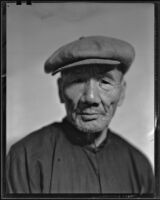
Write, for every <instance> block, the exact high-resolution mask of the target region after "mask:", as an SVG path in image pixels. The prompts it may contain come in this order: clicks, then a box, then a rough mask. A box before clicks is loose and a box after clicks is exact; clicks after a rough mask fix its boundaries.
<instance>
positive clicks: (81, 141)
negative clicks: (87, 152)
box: [63, 118, 108, 148]
mask: <svg viewBox="0 0 160 200" xmlns="http://www.w3.org/2000/svg"><path fill="white" fill-rule="evenodd" d="M63 123H64V129H65V133H66V136H67V137H68V139H69V140H70V141H71V142H72V143H74V144H78V145H81V146H85V145H89V146H91V147H92V148H95V147H96V148H97V147H99V146H100V145H101V144H102V143H103V141H104V140H105V139H106V137H107V131H108V127H106V128H105V129H104V130H103V131H102V132H98V133H84V132H81V131H79V130H77V128H75V127H74V125H73V124H71V123H70V122H69V121H68V120H67V118H65V119H64V120H63Z"/></svg>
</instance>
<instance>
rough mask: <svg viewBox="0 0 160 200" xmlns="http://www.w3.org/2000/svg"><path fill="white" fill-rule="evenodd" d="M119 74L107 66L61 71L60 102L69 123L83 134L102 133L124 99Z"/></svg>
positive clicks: (122, 85)
mask: <svg viewBox="0 0 160 200" xmlns="http://www.w3.org/2000/svg"><path fill="white" fill-rule="evenodd" d="M122 78H123V75H122V73H121V72H120V71H119V70H117V69H116V68H114V69H110V70H107V69H106V66H90V67H79V68H78V67H77V68H75V69H74V68H72V69H68V70H66V71H64V72H63V74H62V77H61V78H60V79H59V82H58V83H59V94H60V98H61V102H62V103H65V107H66V112H67V118H68V120H69V121H70V122H71V123H72V124H73V125H74V126H75V127H76V128H77V129H78V130H80V131H83V132H86V133H95V132H102V131H103V130H105V129H106V128H107V127H108V125H109V123H110V121H111V119H112V117H113V115H114V113H115V110H116V108H117V106H118V105H121V103H122V101H123V99H124V90H125V82H124V81H123V79H122Z"/></svg>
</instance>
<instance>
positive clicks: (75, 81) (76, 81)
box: [71, 78, 84, 83]
mask: <svg viewBox="0 0 160 200" xmlns="http://www.w3.org/2000/svg"><path fill="white" fill-rule="evenodd" d="M82 82H84V81H83V79H81V78H77V79H74V80H72V81H71V83H82Z"/></svg>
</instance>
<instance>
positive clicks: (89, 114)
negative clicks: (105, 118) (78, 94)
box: [79, 112, 99, 121]
mask: <svg viewBox="0 0 160 200" xmlns="http://www.w3.org/2000/svg"><path fill="white" fill-rule="evenodd" d="M79 115H80V116H81V118H82V120H84V121H91V120H95V119H97V118H98V116H99V113H95V112H82V113H79Z"/></svg>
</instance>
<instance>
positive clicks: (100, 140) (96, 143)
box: [90, 127, 108, 148]
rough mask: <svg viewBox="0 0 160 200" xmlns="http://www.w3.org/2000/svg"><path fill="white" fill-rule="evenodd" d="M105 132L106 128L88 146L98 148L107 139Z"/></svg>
mask: <svg viewBox="0 0 160 200" xmlns="http://www.w3.org/2000/svg"><path fill="white" fill-rule="evenodd" d="M107 130H108V127H107V128H106V129H104V130H103V131H102V132H101V133H100V135H99V136H98V137H97V138H95V140H94V142H93V143H91V145H90V146H91V147H93V148H97V147H99V146H100V145H101V144H102V143H103V141H104V140H105V139H106V137H107Z"/></svg>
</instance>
